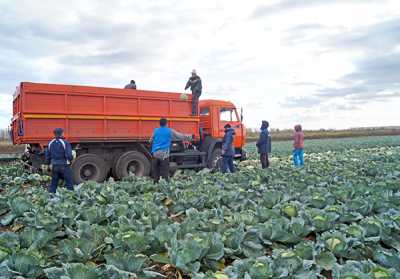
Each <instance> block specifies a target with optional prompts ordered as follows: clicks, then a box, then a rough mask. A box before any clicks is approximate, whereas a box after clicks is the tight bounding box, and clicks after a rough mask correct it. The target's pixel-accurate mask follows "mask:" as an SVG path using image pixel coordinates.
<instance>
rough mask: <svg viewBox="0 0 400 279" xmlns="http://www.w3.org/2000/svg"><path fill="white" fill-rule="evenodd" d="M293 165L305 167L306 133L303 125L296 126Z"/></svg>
mask: <svg viewBox="0 0 400 279" xmlns="http://www.w3.org/2000/svg"><path fill="white" fill-rule="evenodd" d="M293 148H294V149H293V163H294V165H295V166H296V167H300V166H303V165H304V133H303V130H302V128H301V125H296V126H294V134H293Z"/></svg>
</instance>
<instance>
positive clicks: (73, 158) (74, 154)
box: [72, 150, 76, 160]
mask: <svg viewBox="0 0 400 279" xmlns="http://www.w3.org/2000/svg"><path fill="white" fill-rule="evenodd" d="M75 159H76V151H75V150H72V160H75Z"/></svg>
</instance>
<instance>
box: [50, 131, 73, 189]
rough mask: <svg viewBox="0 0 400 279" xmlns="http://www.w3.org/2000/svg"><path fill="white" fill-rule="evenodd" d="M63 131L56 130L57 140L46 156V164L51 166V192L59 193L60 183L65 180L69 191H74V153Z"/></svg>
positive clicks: (52, 142) (51, 143)
mask: <svg viewBox="0 0 400 279" xmlns="http://www.w3.org/2000/svg"><path fill="white" fill-rule="evenodd" d="M63 133H64V131H63V129H61V128H56V129H55V130H54V136H55V138H54V139H53V140H51V141H50V142H49V145H48V146H47V149H46V152H45V156H46V163H47V164H48V165H50V166H51V185H50V192H51V193H55V192H56V191H57V186H58V182H59V181H60V180H65V186H66V187H67V189H68V190H73V182H72V170H71V166H70V164H71V161H72V160H73V152H72V147H71V144H70V143H69V142H68V141H67V140H65V139H63Z"/></svg>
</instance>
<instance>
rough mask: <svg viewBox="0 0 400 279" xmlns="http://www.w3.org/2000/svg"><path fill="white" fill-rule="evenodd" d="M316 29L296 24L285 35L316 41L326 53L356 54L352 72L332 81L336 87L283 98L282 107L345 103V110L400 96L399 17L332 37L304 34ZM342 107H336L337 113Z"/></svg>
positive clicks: (328, 34) (321, 87) (297, 39)
mask: <svg viewBox="0 0 400 279" xmlns="http://www.w3.org/2000/svg"><path fill="white" fill-rule="evenodd" d="M319 28H322V29H324V28H325V27H321V26H303V25H298V26H296V27H294V28H292V29H290V30H288V33H289V34H290V33H292V34H293V41H297V42H299V41H302V42H306V41H307V40H309V41H313V42H318V43H319V44H320V45H322V46H323V47H326V48H328V49H329V51H330V52H337V51H344V52H346V53H348V52H350V51H352V50H355V51H357V53H358V55H357V56H356V57H357V58H356V59H353V65H354V70H353V71H352V72H350V73H348V74H345V75H343V76H341V77H340V78H338V79H337V80H335V83H336V86H322V85H320V86H318V85H316V86H315V88H314V90H313V93H312V94H309V95H308V96H305V97H301V98H298V99H289V98H287V99H286V100H285V101H284V102H283V105H284V106H285V107H296V106H298V107H303V108H310V107H312V106H318V105H323V104H327V103H333V102H335V100H336V101H337V100H342V101H344V102H346V106H347V107H346V110H347V109H349V108H352V107H357V106H358V105H362V104H367V103H371V102H377V101H379V102H386V101H389V100H392V99H395V98H399V97H400V96H399V93H398V92H400V80H399V78H398V77H399V75H400V52H399V51H398V50H397V49H396V47H397V46H398V45H400V33H399V32H398V30H400V18H397V19H391V20H387V21H383V22H378V23H375V24H371V25H369V26H362V27H359V28H355V29H353V30H351V31H348V32H336V31H335V32H333V33H334V34H332V32H325V31H324V33H325V34H321V33H318V34H313V36H310V34H308V35H307V34H305V33H307V32H313V31H315V30H318V29H319ZM325 29H329V28H325ZM303 33H304V34H303ZM326 33H327V34H326ZM299 34H300V35H299ZM299 38H300V39H299ZM300 84H301V83H300ZM305 84H307V82H306V83H305ZM382 92H384V93H382ZM342 108H343V107H337V109H339V110H340V109H342Z"/></svg>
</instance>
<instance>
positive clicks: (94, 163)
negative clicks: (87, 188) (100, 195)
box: [71, 154, 107, 184]
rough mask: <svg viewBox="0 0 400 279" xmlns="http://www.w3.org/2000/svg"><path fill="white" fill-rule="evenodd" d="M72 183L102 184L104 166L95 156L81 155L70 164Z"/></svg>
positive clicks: (102, 161) (104, 177) (100, 159)
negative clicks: (92, 181)
mask: <svg viewBox="0 0 400 279" xmlns="http://www.w3.org/2000/svg"><path fill="white" fill-rule="evenodd" d="M71 168H72V173H73V178H74V182H75V183H77V184H80V183H83V182H85V181H88V180H94V181H97V182H103V181H104V180H105V179H106V176H107V173H106V164H105V162H104V160H103V159H102V158H100V157H99V156H98V155H96V154H83V155H81V156H78V158H76V159H75V160H74V161H73V163H72V166H71Z"/></svg>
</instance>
